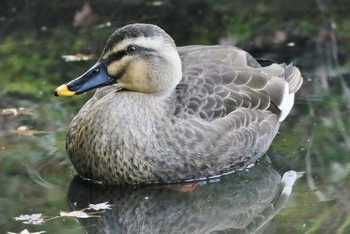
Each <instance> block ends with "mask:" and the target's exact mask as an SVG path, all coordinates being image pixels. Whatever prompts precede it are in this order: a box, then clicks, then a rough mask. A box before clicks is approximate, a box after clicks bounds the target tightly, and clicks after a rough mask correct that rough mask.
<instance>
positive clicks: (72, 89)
mask: <svg viewBox="0 0 350 234" xmlns="http://www.w3.org/2000/svg"><path fill="white" fill-rule="evenodd" d="M114 83H116V79H115V78H113V77H110V76H109V75H108V72H107V67H106V64H105V62H104V61H103V60H102V61H99V62H97V63H96V64H95V65H94V66H92V67H91V68H90V69H89V70H88V71H87V72H85V73H84V74H83V75H81V76H79V77H78V78H76V79H74V80H72V81H70V82H68V83H66V84H63V85H61V86H59V87H58V88H57V89H56V90H55V95H56V96H74V95H78V94H82V93H85V92H87V91H89V90H91V89H95V88H99V87H102V86H107V85H111V84H114Z"/></svg>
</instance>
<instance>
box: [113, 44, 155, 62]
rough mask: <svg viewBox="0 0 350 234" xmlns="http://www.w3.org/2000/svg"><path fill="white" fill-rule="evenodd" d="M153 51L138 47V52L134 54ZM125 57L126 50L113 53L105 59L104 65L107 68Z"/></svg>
mask: <svg viewBox="0 0 350 234" xmlns="http://www.w3.org/2000/svg"><path fill="white" fill-rule="evenodd" d="M155 51H156V50H155V49H149V48H145V47H138V51H137V52H136V54H137V53H138V54H141V53H145V52H146V53H152V52H155ZM126 55H127V52H126V50H121V51H118V52H114V53H112V54H110V55H109V56H108V57H107V59H106V65H107V66H108V65H109V64H111V63H113V62H115V61H118V60H120V59H122V58H123V57H124V56H126Z"/></svg>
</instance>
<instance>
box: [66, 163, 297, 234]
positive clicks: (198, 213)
mask: <svg viewBox="0 0 350 234" xmlns="http://www.w3.org/2000/svg"><path fill="white" fill-rule="evenodd" d="M295 179H296V173H295V172H294V171H289V172H286V173H285V174H284V176H283V178H282V176H281V175H280V174H279V173H278V172H277V171H275V170H274V169H273V168H272V167H271V166H270V165H269V164H268V163H260V164H259V165H256V166H254V167H253V168H250V169H249V171H248V170H244V171H240V172H236V173H234V174H232V175H229V176H223V177H221V178H220V180H217V181H206V182H200V183H197V184H196V186H195V185H194V184H190V185H188V184H187V185H186V184H184V185H181V184H177V185H174V186H171V185H164V186H163V185H152V186H143V187H140V186H138V187H135V186H128V187H120V186H119V187H118V186H104V185H99V184H94V183H91V182H88V181H84V180H82V179H81V178H80V177H79V176H76V177H75V178H74V179H73V180H72V182H71V185H70V188H69V192H68V200H69V206H70V209H71V210H79V209H82V208H86V207H88V205H89V204H97V203H101V202H106V201H109V203H111V204H113V208H112V209H111V210H107V211H106V212H104V213H102V214H101V217H99V218H89V219H80V220H79V222H80V224H81V225H82V227H83V229H84V230H85V232H86V233H212V232H218V231H219V232H224V233H227V232H229V233H253V232H261V231H262V230H263V229H264V227H265V226H266V225H267V224H268V223H269V221H270V220H271V219H272V218H273V217H274V216H275V215H276V214H277V213H278V212H279V210H280V209H281V207H282V206H283V204H284V202H285V201H286V199H287V197H288V196H289V194H290V192H291V187H292V185H293V184H294V181H295ZM194 187H195V188H194ZM188 188H191V189H193V191H191V192H184V191H186V190H187V189H188Z"/></svg>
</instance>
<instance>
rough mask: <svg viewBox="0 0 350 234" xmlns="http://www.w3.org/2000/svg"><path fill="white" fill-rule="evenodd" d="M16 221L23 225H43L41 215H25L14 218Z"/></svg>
mask: <svg viewBox="0 0 350 234" xmlns="http://www.w3.org/2000/svg"><path fill="white" fill-rule="evenodd" d="M14 219H15V220H16V221H22V222H23V223H24V224H34V225H39V224H43V223H44V218H43V216H42V214H31V215H28V214H25V215H20V216H18V217H14Z"/></svg>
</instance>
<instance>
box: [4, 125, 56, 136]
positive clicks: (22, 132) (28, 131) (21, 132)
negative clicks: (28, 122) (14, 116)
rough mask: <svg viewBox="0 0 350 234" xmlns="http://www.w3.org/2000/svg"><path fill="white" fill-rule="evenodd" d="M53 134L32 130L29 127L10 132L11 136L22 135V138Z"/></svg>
mask: <svg viewBox="0 0 350 234" xmlns="http://www.w3.org/2000/svg"><path fill="white" fill-rule="evenodd" d="M48 133H51V132H48V131H40V130H31V129H29V128H28V127H27V126H21V127H19V128H17V130H10V134H11V135H21V136H32V135H38V134H48Z"/></svg>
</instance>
